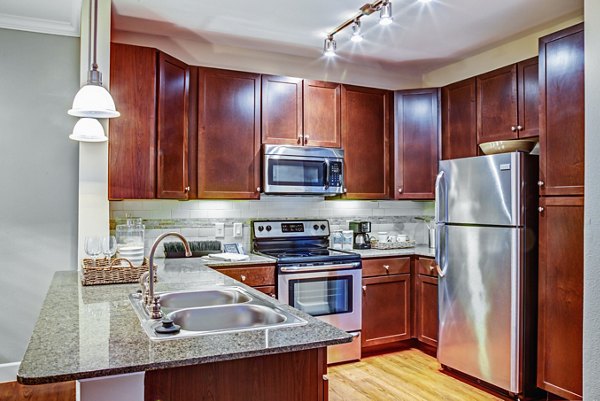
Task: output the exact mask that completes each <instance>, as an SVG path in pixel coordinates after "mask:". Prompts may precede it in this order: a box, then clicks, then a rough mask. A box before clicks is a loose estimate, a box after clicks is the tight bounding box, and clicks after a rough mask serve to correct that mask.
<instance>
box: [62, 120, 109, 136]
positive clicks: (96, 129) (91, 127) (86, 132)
mask: <svg viewBox="0 0 600 401" xmlns="http://www.w3.org/2000/svg"><path fill="white" fill-rule="evenodd" d="M69 138H70V139H72V140H74V141H79V142H106V141H108V138H107V137H106V135H104V128H103V127H102V124H100V122H99V121H98V120H96V119H95V118H80V119H79V121H77V124H75V127H73V133H72V134H71V135H69Z"/></svg>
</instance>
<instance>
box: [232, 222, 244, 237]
mask: <svg viewBox="0 0 600 401" xmlns="http://www.w3.org/2000/svg"><path fill="white" fill-rule="evenodd" d="M233 236H234V238H241V237H242V223H233Z"/></svg>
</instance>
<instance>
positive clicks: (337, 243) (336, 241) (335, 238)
mask: <svg viewBox="0 0 600 401" xmlns="http://www.w3.org/2000/svg"><path fill="white" fill-rule="evenodd" d="M343 246H344V236H343V235H342V231H341V230H338V231H334V232H333V234H332V235H331V247H332V248H333V249H338V250H341V249H342V248H343Z"/></svg>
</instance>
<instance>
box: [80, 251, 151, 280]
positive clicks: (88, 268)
mask: <svg viewBox="0 0 600 401" xmlns="http://www.w3.org/2000/svg"><path fill="white" fill-rule="evenodd" d="M147 271H148V258H144V263H142V265H141V266H133V265H132V264H131V262H130V261H129V259H125V258H116V259H112V260H109V259H106V258H104V259H96V265H95V266H94V260H93V259H83V261H82V266H81V284H83V285H100V284H126V283H137V282H138V281H139V280H140V276H141V275H142V274H144V273H145V272H147ZM154 281H156V276H155V277H154Z"/></svg>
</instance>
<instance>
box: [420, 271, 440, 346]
mask: <svg viewBox="0 0 600 401" xmlns="http://www.w3.org/2000/svg"><path fill="white" fill-rule="evenodd" d="M415 301H416V305H415V313H416V315H417V316H416V322H417V327H416V330H415V332H416V337H417V340H419V341H420V342H422V343H425V344H428V345H431V346H434V347H436V346H437V338H438V321H439V320H438V282H437V277H432V276H426V275H424V274H416V280H415Z"/></svg>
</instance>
